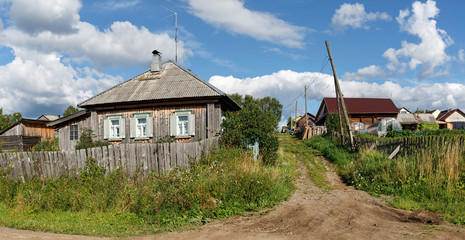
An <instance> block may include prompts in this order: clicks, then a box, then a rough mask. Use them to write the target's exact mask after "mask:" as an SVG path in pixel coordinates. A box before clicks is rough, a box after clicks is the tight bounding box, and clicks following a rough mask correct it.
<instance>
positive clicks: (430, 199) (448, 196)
mask: <svg viewBox="0 0 465 240" xmlns="http://www.w3.org/2000/svg"><path fill="white" fill-rule="evenodd" d="M305 144H307V146H310V147H313V148H315V149H318V150H319V151H321V153H322V154H324V155H325V156H326V157H327V158H328V159H329V160H330V161H332V162H334V163H335V165H336V167H337V170H338V172H339V174H340V175H341V177H342V178H343V180H344V181H345V182H346V183H348V184H351V185H353V186H354V187H356V188H357V189H361V190H364V191H367V192H370V193H372V194H375V195H379V194H385V195H391V196H393V197H394V200H393V201H391V202H390V204H391V205H393V206H394V207H398V208H403V209H408V210H418V209H425V210H431V211H435V212H438V213H442V214H443V216H444V217H445V219H447V220H450V221H452V222H453V223H456V224H465V205H464V204H463V203H464V202H465V154H464V150H463V149H462V146H460V145H459V144H456V143H454V142H453V141H452V142H450V143H448V144H439V143H438V144H437V145H435V146H431V147H430V148H427V149H418V150H417V151H415V152H412V153H409V154H408V155H404V156H399V157H396V158H394V159H388V157H387V155H386V154H383V153H380V152H378V151H375V150H360V151H358V152H356V153H350V152H348V151H346V150H345V149H344V148H343V147H341V146H339V145H337V144H336V143H335V142H334V141H333V139H331V138H323V137H314V138H312V139H311V140H308V141H305Z"/></svg>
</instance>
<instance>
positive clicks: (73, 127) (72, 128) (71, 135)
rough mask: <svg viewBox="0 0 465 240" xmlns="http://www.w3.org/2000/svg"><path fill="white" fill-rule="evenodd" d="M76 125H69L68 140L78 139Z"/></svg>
mask: <svg viewBox="0 0 465 240" xmlns="http://www.w3.org/2000/svg"><path fill="white" fill-rule="evenodd" d="M78 139H79V136H78V125H71V126H69V140H78Z"/></svg>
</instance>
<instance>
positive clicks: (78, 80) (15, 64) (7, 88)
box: [0, 48, 122, 112]
mask: <svg viewBox="0 0 465 240" xmlns="http://www.w3.org/2000/svg"><path fill="white" fill-rule="evenodd" d="M14 54H15V59H14V60H13V61H12V62H11V63H8V64H6V65H4V66H0V82H1V83H2V85H1V86H0V92H1V93H2V94H0V106H2V107H3V108H4V110H5V112H18V111H19V112H27V111H31V109H29V106H37V105H40V106H41V107H47V106H56V105H60V106H61V107H64V106H68V105H74V106H75V105H76V104H77V103H79V102H82V101H83V100H85V99H87V98H89V97H91V96H93V95H95V94H96V93H98V92H99V91H102V90H104V89H107V88H109V87H111V86H114V85H115V84H117V83H118V82H121V81H122V78H121V77H119V76H112V75H108V74H104V73H100V72H98V71H96V70H95V69H90V68H85V69H76V68H73V67H72V66H70V65H65V64H63V63H62V61H61V56H60V55H59V54H57V53H50V54H43V53H40V52H37V51H29V50H26V49H20V48H17V49H14Z"/></svg>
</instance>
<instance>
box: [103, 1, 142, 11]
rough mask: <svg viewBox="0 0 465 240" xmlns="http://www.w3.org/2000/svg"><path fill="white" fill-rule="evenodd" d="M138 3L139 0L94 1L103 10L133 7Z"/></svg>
mask: <svg viewBox="0 0 465 240" xmlns="http://www.w3.org/2000/svg"><path fill="white" fill-rule="evenodd" d="M139 3H140V0H133V1H117V0H109V1H106V2H99V3H96V4H95V5H96V6H97V7H99V8H102V9H104V10H118V9H127V8H130V7H134V6H136V5H137V4H139Z"/></svg>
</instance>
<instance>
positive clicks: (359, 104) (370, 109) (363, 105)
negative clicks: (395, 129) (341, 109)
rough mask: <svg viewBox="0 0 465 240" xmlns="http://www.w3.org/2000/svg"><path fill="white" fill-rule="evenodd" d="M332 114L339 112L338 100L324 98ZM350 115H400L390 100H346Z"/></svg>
mask: <svg viewBox="0 0 465 240" xmlns="http://www.w3.org/2000/svg"><path fill="white" fill-rule="evenodd" d="M323 101H324V103H325V105H326V108H327V109H328V111H329V112H330V113H336V112H337V101H336V98H323ZM344 101H345V104H346V106H347V112H348V113H349V114H357V113H364V114H367V113H399V109H398V108H397V107H396V105H395V104H394V103H393V102H392V100H391V99H389V98H344Z"/></svg>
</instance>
